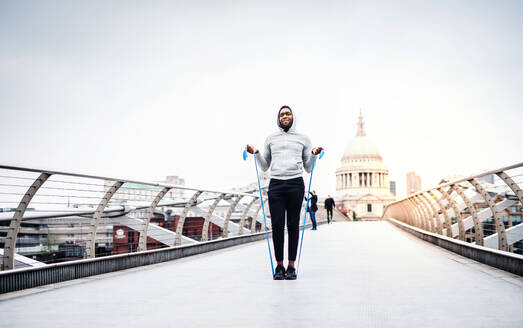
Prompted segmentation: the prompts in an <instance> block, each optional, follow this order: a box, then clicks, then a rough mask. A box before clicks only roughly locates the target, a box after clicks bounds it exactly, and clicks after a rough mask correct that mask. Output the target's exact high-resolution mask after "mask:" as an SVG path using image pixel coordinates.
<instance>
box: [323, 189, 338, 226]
mask: <svg viewBox="0 0 523 328" xmlns="http://www.w3.org/2000/svg"><path fill="white" fill-rule="evenodd" d="M334 206H336V204H335V203H334V199H332V197H331V195H329V197H327V199H325V210H326V211H327V223H331V221H332V209H333V208H334Z"/></svg>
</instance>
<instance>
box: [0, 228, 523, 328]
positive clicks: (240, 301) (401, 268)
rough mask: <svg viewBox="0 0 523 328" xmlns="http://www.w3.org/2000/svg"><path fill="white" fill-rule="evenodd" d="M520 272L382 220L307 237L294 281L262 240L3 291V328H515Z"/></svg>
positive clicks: (520, 305) (521, 307)
mask: <svg viewBox="0 0 523 328" xmlns="http://www.w3.org/2000/svg"><path fill="white" fill-rule="evenodd" d="M522 322H523V279H522V278H520V277H518V276H515V275H512V274H510V273H506V272H504V271H500V270H497V269H493V268H491V267H488V266H486V265H483V264H480V263H477V262H474V261H472V260H468V259H466V258H463V257H460V256H458V255H455V254H453V253H450V252H448V251H445V250H443V249H441V248H438V247H436V246H433V245H432V244H428V243H425V242H423V241H421V240H419V239H417V238H415V237H413V236H411V235H409V234H407V233H405V232H403V231H401V230H399V229H397V228H395V227H394V226H392V225H391V224H389V223H387V222H336V223H334V224H331V225H328V226H327V225H322V226H320V227H319V228H318V231H310V230H308V231H307V232H306V235H305V244H304V250H303V258H302V263H301V272H300V276H299V279H298V280H297V281H273V280H272V279H271V274H270V267H269V264H268V255H267V250H266V242H265V241H261V242H256V243H253V244H249V245H246V246H245V245H244V246H238V247H234V248H230V249H226V250H222V251H217V252H213V253H208V254H204V255H198V256H194V257H190V258H185V259H183V260H178V261H173V262H169V263H163V264H158V265H153V266H149V267H144V268H139V269H132V270H127V271H124V272H119V273H112V274H106V275H102V276H97V277H92V278H88V279H81V280H76V281H73V282H68V283H61V284H56V285H54V286H51V287H41V288H35V289H32V290H29V291H24V292H17V293H11V294H7V295H4V296H0V326H2V327H4V326H5V327H15V326H16V327H21V326H24V327H31V326H39V327H57V326H64V325H65V324H68V325H70V326H75V327H76V326H89V327H93V326H96V325H102V326H109V325H110V326H116V327H127V326H140V325H144V326H153V325H155V324H160V325H163V326H175V325H176V326H188V327H191V326H211V325H212V326H241V327H245V326H260V327H265V326H280V327H284V326H291V325H293V326H294V325H296V326H327V324H328V325H330V326H335V327H341V326H344V327H348V326H351V327H369V326H370V327H373V326H385V327H412V326H420V327H444V326H447V327H458V326H480V327H487V326H488V327H516V326H521V323H522Z"/></svg>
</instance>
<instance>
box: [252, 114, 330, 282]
mask: <svg viewBox="0 0 523 328" xmlns="http://www.w3.org/2000/svg"><path fill="white" fill-rule="evenodd" d="M276 124H277V126H278V132H275V133H273V134H271V135H269V136H268V137H267V139H266V140H265V144H264V146H263V149H262V151H261V152H260V151H259V150H258V149H257V148H255V147H254V146H252V145H250V144H248V145H247V151H248V152H249V153H251V154H257V155H256V160H257V162H258V165H259V166H260V168H261V169H262V170H263V171H267V170H268V169H269V168H270V173H271V180H270V182H269V192H268V194H269V211H270V213H271V225H272V241H273V245H274V256H275V258H276V263H277V266H276V270H275V273H274V276H273V278H274V279H275V280H283V279H287V280H295V279H296V278H297V274H296V267H295V261H296V253H297V250H298V241H299V223H300V210H301V206H302V203H303V196H304V194H305V184H304V182H303V170H305V171H306V172H308V173H310V172H311V168H312V156H313V155H318V154H320V153H321V151H322V150H323V148H322V147H316V148H312V145H311V142H310V140H309V138H308V137H307V136H305V135H304V134H301V133H299V132H297V131H296V115H295V113H293V111H292V109H291V108H290V107H289V106H282V107H281V108H280V110H279V111H278V115H277V118H276ZM285 218H287V222H285ZM285 223H287V235H288V241H289V242H288V256H289V259H288V266H287V269H285V267H284V265H283V260H284V258H283V253H284V252H283V247H284V239H285V235H284V232H285Z"/></svg>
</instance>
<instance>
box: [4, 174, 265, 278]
mask: <svg viewBox="0 0 523 328" xmlns="http://www.w3.org/2000/svg"><path fill="white" fill-rule="evenodd" d="M260 209H261V203H260V201H259V194H258V193H257V191H255V190H252V192H240V191H234V190H232V191H231V190H206V189H199V188H190V187H185V186H180V185H173V184H167V183H154V182H144V181H133V180H127V179H120V178H108V177H100V176H93V175H84V174H76V173H68V172H57V171H49V170H40V169H32V168H23V167H14V166H5V165H0V212H1V213H0V250H2V254H0V258H1V259H2V264H1V269H2V270H10V269H14V268H15V266H16V267H17V268H19V267H24V266H25V265H24V264H23V263H24V258H25V257H20V261H18V260H16V257H17V256H18V255H26V257H29V258H34V259H37V260H39V261H40V262H44V263H56V262H60V261H65V260H67V259H79V258H84V259H92V258H95V257H100V256H107V255H115V254H121V253H129V252H137V251H145V250H150V249H154V248H164V247H169V246H181V245H190V244H195V243H198V242H204V241H208V240H212V239H217V238H228V237H233V236H241V235H248V234H254V233H256V232H257V231H261V229H262V227H263V217H262V215H261V210H260ZM267 213H268V211H267ZM268 225H269V226H270V221H269V222H268ZM15 262H16V264H15Z"/></svg>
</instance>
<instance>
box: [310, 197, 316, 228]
mask: <svg viewBox="0 0 523 328" xmlns="http://www.w3.org/2000/svg"><path fill="white" fill-rule="evenodd" d="M317 211H318V196H316V191H314V190H313V191H312V192H311V193H310V203H309V213H310V215H311V221H312V229H311V230H318V224H317V223H316V212H317Z"/></svg>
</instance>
